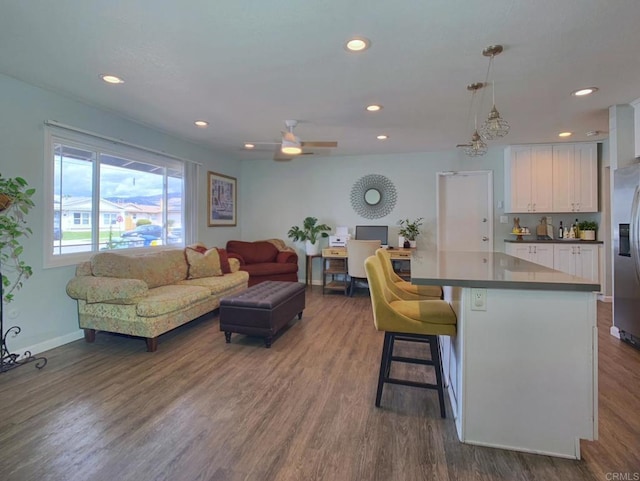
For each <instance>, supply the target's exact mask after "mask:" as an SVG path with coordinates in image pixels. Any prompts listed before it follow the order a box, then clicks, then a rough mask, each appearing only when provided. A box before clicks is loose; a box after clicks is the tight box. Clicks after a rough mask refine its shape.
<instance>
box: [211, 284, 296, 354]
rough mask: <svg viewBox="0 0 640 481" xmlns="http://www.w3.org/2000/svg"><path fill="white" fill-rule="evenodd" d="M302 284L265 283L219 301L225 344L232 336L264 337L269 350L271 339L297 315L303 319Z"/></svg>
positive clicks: (221, 328)
mask: <svg viewBox="0 0 640 481" xmlns="http://www.w3.org/2000/svg"><path fill="white" fill-rule="evenodd" d="M304 289H305V287H304V284H302V283H300V282H283V281H265V282H261V283H260V284H256V285H255V286H252V287H250V288H249V289H247V290H246V291H243V292H241V293H239V294H236V295H234V296H230V297H223V298H222V299H221V300H220V330H221V331H223V332H224V337H225V339H226V341H227V343H229V342H231V333H232V332H237V333H239V334H246V335H248V336H259V337H264V343H265V346H266V347H271V342H272V341H273V337H274V336H275V335H276V334H277V333H278V331H279V330H280V329H282V328H283V327H284V326H285V325H287V324H288V323H289V321H290V320H291V319H293V318H294V317H295V316H296V314H297V315H298V319H302V311H303V310H304Z"/></svg>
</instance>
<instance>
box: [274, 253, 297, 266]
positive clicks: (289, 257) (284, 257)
mask: <svg viewBox="0 0 640 481" xmlns="http://www.w3.org/2000/svg"><path fill="white" fill-rule="evenodd" d="M276 262H278V263H280V264H286V263H289V264H297V263H298V254H296V253H295V252H293V251H282V252H278V255H277V256H276Z"/></svg>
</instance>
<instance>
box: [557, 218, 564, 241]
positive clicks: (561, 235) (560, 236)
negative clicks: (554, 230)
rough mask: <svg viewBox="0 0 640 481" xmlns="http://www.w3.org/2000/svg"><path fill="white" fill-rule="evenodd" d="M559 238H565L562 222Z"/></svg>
mask: <svg viewBox="0 0 640 481" xmlns="http://www.w3.org/2000/svg"><path fill="white" fill-rule="evenodd" d="M558 238H560V239H563V238H564V229H563V228H562V221H560V228H559V229H558Z"/></svg>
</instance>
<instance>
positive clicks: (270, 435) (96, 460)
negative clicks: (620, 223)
mask: <svg viewBox="0 0 640 481" xmlns="http://www.w3.org/2000/svg"><path fill="white" fill-rule="evenodd" d="M598 318H599V331H600V333H599V350H600V366H599V372H600V376H599V388H600V409H599V415H600V423H599V428H600V439H599V440H598V441H596V442H583V444H582V454H583V459H582V460H581V461H572V460H566V459H558V458H551V457H547V456H538V455H533V454H523V453H516V452H510V451H503V450H498V449H491V448H482V447H475V446H469V445H465V444H461V443H460V442H458V439H457V437H456V432H455V427H454V423H453V419H452V417H451V412H450V407H449V406H448V407H447V409H448V416H449V417H448V418H447V419H441V418H440V416H439V408H438V401H437V395H436V393H435V392H434V391H426V390H421V389H412V388H408V387H404V386H393V385H387V386H385V390H384V394H383V398H382V408H379V409H378V408H375V407H374V398H375V390H376V382H377V374H378V373H377V370H378V365H379V361H380V350H381V347H382V340H383V334H382V333H379V332H377V331H375V329H374V327H373V321H372V318H371V309H370V301H369V298H368V296H367V295H366V294H365V293H364V292H359V293H357V294H356V296H355V297H353V298H348V297H345V296H342V295H339V294H327V295H325V296H323V295H322V294H321V291H320V288H319V287H317V286H315V287H313V288H308V289H307V308H306V310H305V311H304V315H303V318H302V320H297V319H296V320H294V321H293V322H292V323H291V326H290V328H289V329H287V331H285V332H284V333H283V334H282V335H281V336H280V337H279V338H277V339H276V340H275V341H274V343H273V346H272V348H271V349H265V348H264V344H263V342H262V340H261V339H256V338H248V337H245V336H242V335H233V337H232V341H231V344H225V341H224V335H223V334H222V333H221V332H220V331H219V328H218V320H217V316H216V315H214V316H210V317H208V318H203V319H200V320H197V321H195V322H192V323H190V324H188V325H186V326H183V327H181V328H178V329H177V330H174V331H173V332H171V333H168V334H166V335H164V336H162V337H161V338H160V342H159V347H158V351H157V352H155V353H148V352H146V351H145V344H144V341H143V340H140V339H133V338H128V337H124V336H117V335H111V334H104V333H99V334H98V335H97V337H96V342H95V344H86V343H85V342H84V341H83V340H79V341H76V342H73V343H71V344H67V345H65V346H62V347H60V348H57V349H53V350H51V351H49V352H47V353H46V356H47V357H48V358H49V363H48V365H47V366H46V367H45V368H44V369H43V370H42V371H37V370H36V369H35V368H34V367H33V366H25V367H21V368H19V369H16V370H14V371H11V372H8V373H5V374H2V375H1V376H0V406H2V419H0V479H2V480H4V481H18V480H25V481H26V480H30V481H32V480H54V481H62V480H64V481H86V480H92V481H102V480H104V481H106V480H109V481H111V480H119V481H121V480H136V481H145V480H172V481H181V480H188V481H191V480H211V481H223V480H224V481H227V480H232V481H236V480H256V481H257V480H260V481H267V480H285V481H288V480H296V481H297V480H304V481H309V480H332V481H334V480H337V481H341V480H353V481H356V480H357V481H364V480H367V481H368V480H380V481H400V480H411V481H415V480H426V479H433V480H451V481H453V480H460V481H462V480H509V481H514V480H540V481H543V480H544V481H548V480H554V479H559V480H563V481H569V480H576V481H578V480H580V481H584V480H606V481H609V480H611V479H625V480H632V479H638V478H637V477H632V476H634V474H633V473H640V449H639V448H640V352H639V351H636V350H634V349H633V348H631V347H630V346H627V345H625V344H622V343H620V341H618V340H617V339H614V338H612V337H611V336H610V335H609V326H610V325H611V312H610V305H609V304H602V303H599V306H598ZM407 348H409V346H407ZM411 348H415V347H411ZM541 355H544V353H541ZM408 369H410V370H411V373H412V374H413V375H420V373H422V369H424V368H420V367H414V366H412V367H410V368H408ZM425 379H426V378H425ZM608 473H609V474H608ZM611 473H627V474H626V475H627V476H631V477H626V478H612V474H611ZM636 476H637V474H636Z"/></svg>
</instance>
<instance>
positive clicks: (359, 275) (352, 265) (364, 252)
mask: <svg viewBox="0 0 640 481" xmlns="http://www.w3.org/2000/svg"><path fill="white" fill-rule="evenodd" d="M379 248H380V241H379V240H355V239H349V240H348V241H347V274H348V275H349V277H350V279H351V281H350V284H349V297H353V291H354V290H355V287H356V280H358V279H360V280H363V281H366V280H367V273H366V272H365V270H364V260H365V259H366V258H367V257H369V256H372V255H374V254H375V253H376V250H377V249H379Z"/></svg>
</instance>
